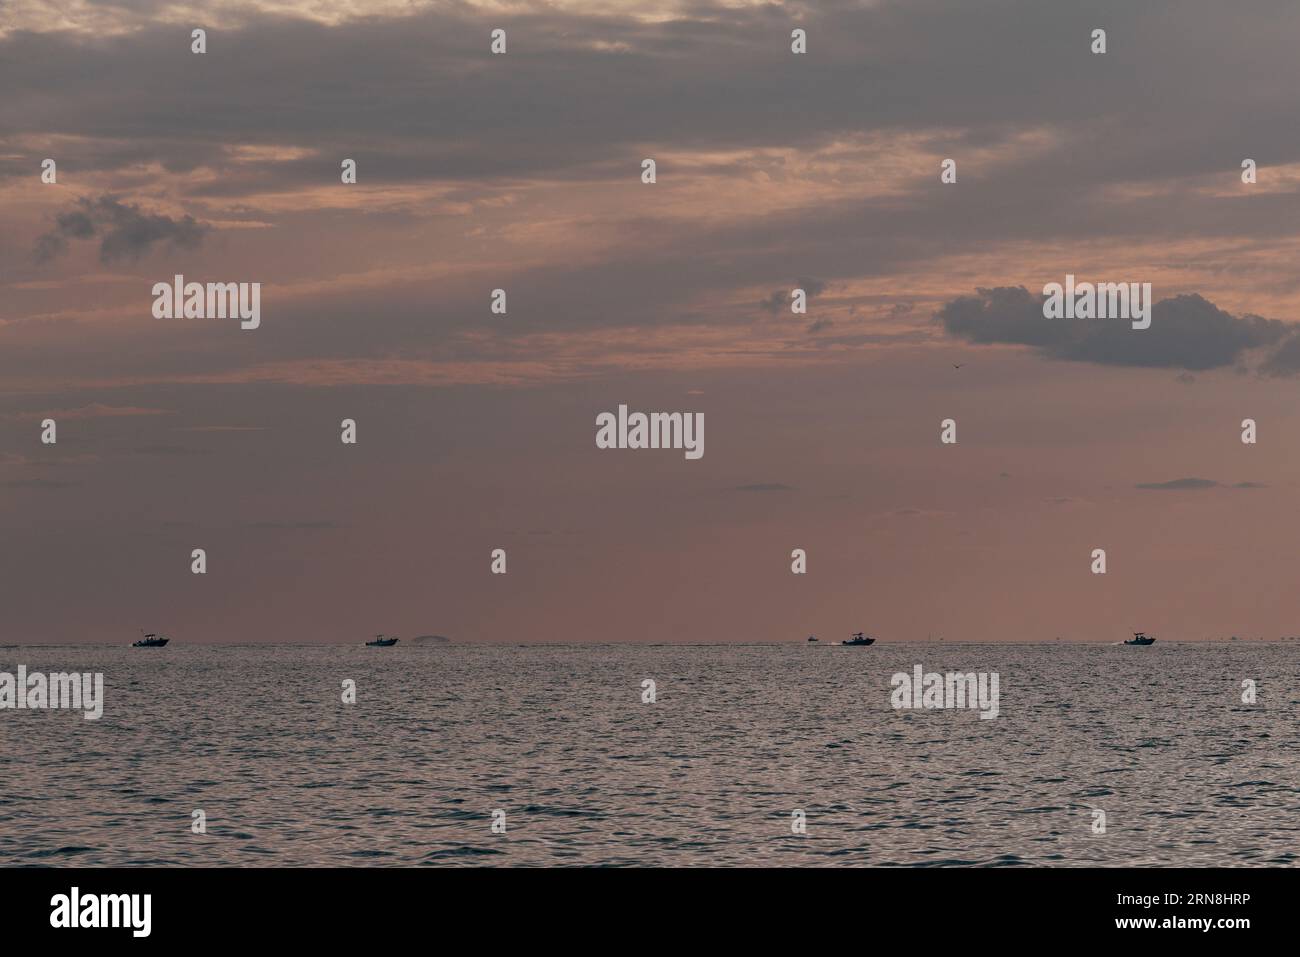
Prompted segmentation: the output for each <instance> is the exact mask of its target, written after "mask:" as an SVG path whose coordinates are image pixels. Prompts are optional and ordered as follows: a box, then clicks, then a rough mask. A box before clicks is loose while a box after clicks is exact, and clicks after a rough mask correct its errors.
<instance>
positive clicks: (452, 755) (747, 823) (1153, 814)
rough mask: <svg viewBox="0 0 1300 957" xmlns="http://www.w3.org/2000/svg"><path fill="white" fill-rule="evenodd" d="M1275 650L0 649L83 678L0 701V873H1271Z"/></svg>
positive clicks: (1281, 700) (1284, 758)
mask: <svg viewBox="0 0 1300 957" xmlns="http://www.w3.org/2000/svg"><path fill="white" fill-rule="evenodd" d="M1298 662H1300V646H1298V645H1296V644H1293V643H1285V642H1281V643H1270V642H1256V641H1252V642H1220V643H1180V642H1174V641H1170V642H1165V641H1158V642H1157V643H1156V644H1155V645H1153V646H1150V647H1146V648H1137V647H1126V646H1123V645H1118V644H1117V645H1111V644H1083V643H1065V642H1050V643H1042V644H1033V643H1023V644H983V643H981V644H976V643H960V642H954V641H944V642H933V643H906V642H894V643H883V642H881V643H877V644H875V645H873V646H871V647H862V648H846V647H841V646H839V645H835V644H829V643H828V644H809V643H800V644H787V645H744V644H716V645H673V644H663V645H635V646H632V645H626V644H582V645H577V644H575V645H503V644H499V645H489V644H481V645H464V644H420V643H415V644H408V643H399V644H398V645H397V646H395V647H392V648H368V647H363V646H362V645H361V644H360V643H358V645H356V646H349V647H343V646H339V645H320V644H317V645H312V644H279V645H237V644H231V645H186V644H184V643H181V642H175V641H174V642H172V643H171V644H170V645H168V646H167V647H166V648H163V649H133V648H129V647H109V646H105V645H102V644H100V645H81V646H21V645H20V646H14V645H9V646H0V672H9V673H16V669H17V667H18V666H19V665H25V666H26V668H27V671H28V673H29V674H30V673H32V672H42V673H53V672H69V671H78V672H92V673H93V672H99V673H102V674H103V676H104V702H103V716H102V717H101V718H99V719H97V720H87V719H86V718H85V717H84V716H83V714H82V712H80V711H73V710H17V709H5V710H0V782H3V787H0V865H6V866H14V865H19V866H23V865H36V866H51V865H55V866H57V865H72V866H79V867H83V866H94V865H163V866H192V865H193V866H250V867H257V866H340V865H341V866H413V865H419V866H441V867H446V866H474V867H484V866H555V865H560V866H578V865H600V866H623V867H649V866H654V867H661V866H726V867H748V866H799V867H807V866H873V867H943V866H973V867H1011V866H1030V865H1035V866H1060V867H1075V866H1098V865H1099V866H1120V865H1137V866H1153V865H1154V866H1166V865H1169V866H1172V865H1183V866H1212V865H1224V866H1233V865H1274V866H1279V865H1293V864H1295V863H1296V862H1297V855H1298V854H1300V734H1298V733H1297V729H1298V727H1300V724H1298V722H1297V718H1298V717H1300V663H1298ZM918 665H919V666H921V667H922V669H923V671H924V672H925V673H931V672H935V673H947V672H955V673H963V674H964V673H971V672H973V673H984V674H986V675H993V674H996V675H997V677H998V693H999V701H998V713H997V717H995V718H983V717H981V716H980V712H979V711H978V710H976V709H972V708H963V707H954V708H895V707H894V703H895V701H894V700H891V698H895V697H896V695H895V693H894V691H895V687H896V685H895V678H894V677H893V676H894V675H896V674H899V673H902V674H908V675H911V674H913V673H914V671H915V668H916V667H917V666H918ZM349 688H351V692H350V693H349ZM347 697H351V698H353V699H354V700H351V701H345V698H347ZM908 700H909V701H910V699H908Z"/></svg>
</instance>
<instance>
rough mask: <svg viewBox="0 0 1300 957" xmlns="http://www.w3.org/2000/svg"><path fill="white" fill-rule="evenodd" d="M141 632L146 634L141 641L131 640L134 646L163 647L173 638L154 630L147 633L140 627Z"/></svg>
mask: <svg viewBox="0 0 1300 957" xmlns="http://www.w3.org/2000/svg"><path fill="white" fill-rule="evenodd" d="M140 634H142V635H144V637H143V638H141V639H140V640H139V641H133V642H131V647H132V648H161V647H163V645H165V644H167V642H168V641H170V640H171V639H169V638H164V637H163V636H162V635H155V634H154V633H153V632H152V631H151V632H149V633H148V634H145V631H144V629H143V628H142V629H140Z"/></svg>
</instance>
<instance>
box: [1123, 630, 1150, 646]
mask: <svg viewBox="0 0 1300 957" xmlns="http://www.w3.org/2000/svg"><path fill="white" fill-rule="evenodd" d="M1154 642H1155V639H1154V638H1148V637H1147V636H1146V635H1144V634H1143V633H1142V632H1140V631H1135V632H1133V639H1132V640H1131V641H1126V642H1124V644H1126V645H1149V644H1152V643H1154Z"/></svg>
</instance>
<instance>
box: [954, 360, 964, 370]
mask: <svg viewBox="0 0 1300 957" xmlns="http://www.w3.org/2000/svg"><path fill="white" fill-rule="evenodd" d="M965 364H966V363H964V362H954V363H953V364H952V367H953V368H954V369H960V368H961V367H962V366H964V365H965Z"/></svg>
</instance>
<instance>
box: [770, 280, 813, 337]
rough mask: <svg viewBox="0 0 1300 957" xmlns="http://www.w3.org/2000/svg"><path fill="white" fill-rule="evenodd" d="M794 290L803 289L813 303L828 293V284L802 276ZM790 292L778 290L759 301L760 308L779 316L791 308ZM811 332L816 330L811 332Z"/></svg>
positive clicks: (796, 281) (796, 282)
mask: <svg viewBox="0 0 1300 957" xmlns="http://www.w3.org/2000/svg"><path fill="white" fill-rule="evenodd" d="M793 288H794V289H802V290H803V291H804V293H805V294H806V295H807V300H808V302H812V301H813V300H814V299H816V298H817V297H818V296H820V295H821V294H822V293H823V292H825V291H826V283H825V281H824V280H821V279H813V278H811V277H808V276H801V277H800V278H798V279H796V280H795V281H794V287H793ZM790 302H791V300H790V290H785V289H776V290H773V291H772V294H771V295H770V296H768V297H767V298H765V299H761V300H759V303H758V305H759V308H760V309H766V310H767V311H768V312H770V313H772V314H773V315H777V314H778V313H780V312H781V311H782V310H784V309H788V308H790ZM809 331H810V332H812V331H815V330H809Z"/></svg>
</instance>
